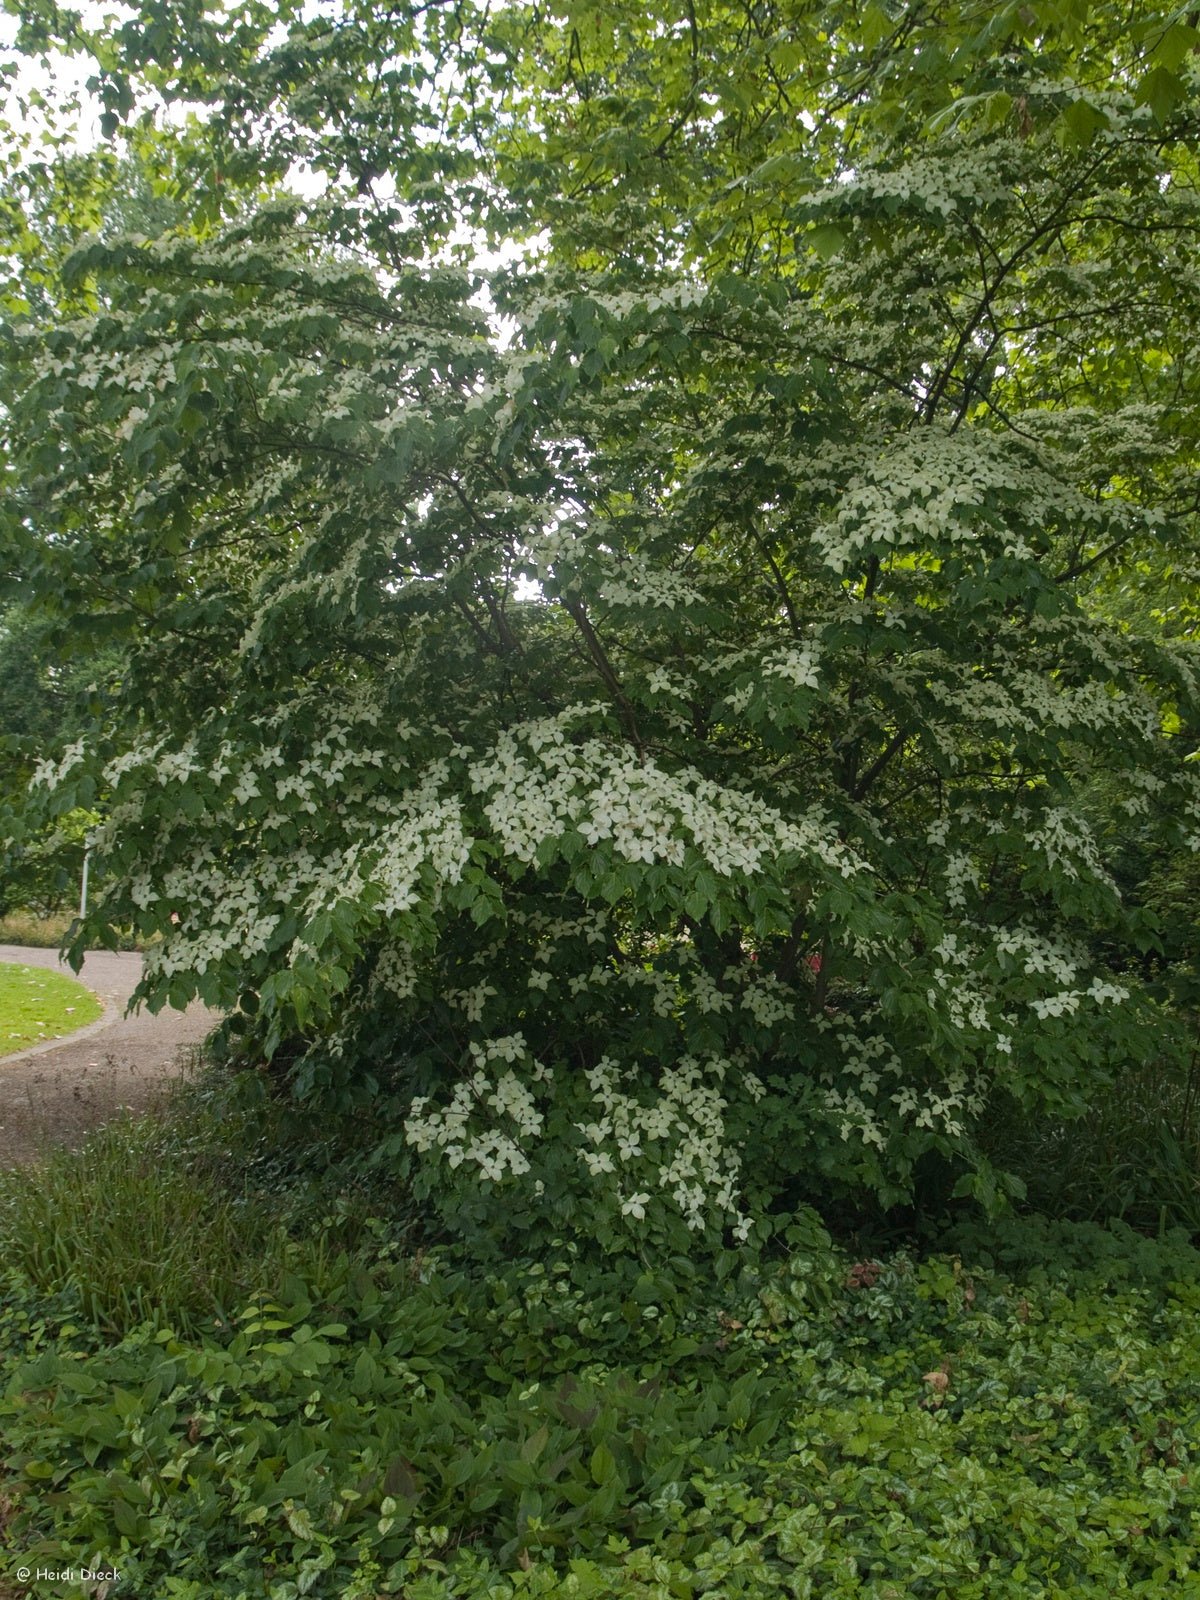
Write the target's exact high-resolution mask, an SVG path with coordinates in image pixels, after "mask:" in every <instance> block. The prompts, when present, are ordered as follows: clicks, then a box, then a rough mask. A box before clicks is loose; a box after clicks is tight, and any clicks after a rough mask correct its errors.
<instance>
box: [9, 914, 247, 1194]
mask: <svg viewBox="0 0 1200 1600" xmlns="http://www.w3.org/2000/svg"><path fill="white" fill-rule="evenodd" d="M4 961H14V962H19V963H20V964H21V965H22V966H26V967H52V968H55V969H56V970H58V971H61V972H65V973H66V974H67V976H68V977H70V976H74V974H72V973H71V969H70V967H68V966H66V965H65V964H64V963H62V962H60V961H59V959H58V952H57V951H56V950H29V949H24V948H22V947H21V946H20V945H12V944H0V962H4ZM141 971H142V958H141V956H139V955H126V954H121V955H117V954H114V953H113V952H111V951H107V950H97V951H96V952H94V953H93V954H92V955H89V956H87V957H85V958H84V963H83V968H82V970H81V971H80V972H79V973H78V977H79V979H80V981H81V982H83V983H86V984H87V986H88V988H89V989H91V990H93V991H94V992H95V993H96V994H97V995H98V996H99V997H100V999H101V1001H102V1002H103V1004H104V1016H103V1017H102V1018H101V1019H100V1021H99V1022H93V1023H91V1024H90V1025H89V1026H88V1027H86V1028H80V1029H79V1031H78V1033H72V1034H68V1035H67V1037H66V1038H65V1039H48V1040H47V1041H46V1042H45V1043H44V1044H38V1045H34V1046H33V1047H32V1049H29V1050H22V1051H19V1052H18V1053H17V1054H16V1055H11V1056H0V1167H10V1166H17V1165H20V1164H21V1163H23V1162H28V1161H35V1160H36V1159H37V1157H38V1155H39V1154H40V1152H41V1151H42V1150H44V1149H45V1148H46V1146H47V1145H50V1144H65V1145H68V1146H75V1145H78V1144H79V1143H80V1142H81V1141H82V1139H83V1138H84V1136H85V1135H86V1134H87V1132H88V1131H89V1129H91V1128H95V1127H98V1126H99V1125H100V1124H101V1123H103V1122H105V1121H107V1119H108V1118H109V1117H110V1116H111V1115H112V1114H113V1112H114V1111H116V1110H117V1109H118V1108H120V1107H123V1106H128V1107H129V1108H130V1109H132V1110H142V1109H143V1108H144V1107H146V1106H147V1105H149V1104H150V1102H151V1101H152V1100H153V1099H154V1098H155V1096H156V1095H157V1094H159V1093H160V1092H161V1090H162V1087H163V1085H164V1084H165V1083H167V1082H169V1081H170V1079H172V1078H174V1077H177V1076H178V1075H179V1073H180V1072H181V1071H182V1070H183V1068H184V1066H185V1065H186V1063H187V1060H188V1058H189V1055H190V1053H191V1052H190V1050H189V1048H188V1047H189V1046H194V1045H197V1044H199V1043H200V1041H201V1040H202V1039H203V1038H204V1037H205V1035H206V1034H208V1033H209V1032H210V1031H211V1029H212V1028H213V1026H214V1025H215V1023H216V1020H217V1019H216V1017H215V1016H214V1015H213V1013H212V1012H211V1011H208V1010H206V1009H205V1007H204V1006H202V1005H200V1004H199V1003H198V1002H197V1003H194V1004H192V1005H190V1006H189V1007H188V1008H187V1010H186V1011H160V1012H159V1014H158V1015H157V1016H156V1017H152V1016H150V1015H149V1013H148V1012H144V1011H142V1012H138V1013H136V1014H135V1015H133V1016H129V1017H127V1016H125V1015H124V1012H125V1006H126V1003H127V1001H128V999H129V996H130V995H131V994H132V993H133V989H134V985H135V984H136V983H137V981H138V978H139V977H140V976H141Z"/></svg>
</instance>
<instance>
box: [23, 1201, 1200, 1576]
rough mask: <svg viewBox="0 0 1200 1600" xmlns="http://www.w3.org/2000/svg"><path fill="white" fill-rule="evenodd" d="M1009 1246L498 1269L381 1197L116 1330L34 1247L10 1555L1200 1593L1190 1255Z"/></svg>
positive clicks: (191, 1567) (201, 1571) (212, 1572)
mask: <svg viewBox="0 0 1200 1600" xmlns="http://www.w3.org/2000/svg"><path fill="white" fill-rule="evenodd" d="M989 1246H990V1248H989V1249H988V1250H986V1251H985V1250H983V1249H982V1248H981V1250H980V1255H981V1256H982V1255H985V1254H986V1255H988V1256H989V1257H990V1264H989V1265H987V1266H986V1268H983V1269H976V1268H971V1267H970V1266H969V1265H968V1264H967V1262H965V1261H964V1260H963V1259H962V1258H961V1257H960V1256H956V1255H949V1254H946V1255H938V1256H934V1257H930V1258H928V1259H925V1260H915V1259H910V1258H909V1257H907V1256H905V1255H895V1256H892V1257H890V1258H888V1259H885V1260H880V1261H865V1260H859V1261H856V1260H854V1259H853V1258H851V1257H848V1256H845V1255H842V1254H840V1253H839V1252H838V1251H836V1250H835V1249H834V1248H833V1247H832V1246H830V1245H829V1244H828V1241H827V1240H826V1239H825V1238H824V1237H823V1235H822V1234H821V1231H820V1229H819V1228H818V1227H817V1225H816V1224H815V1219H813V1218H812V1217H811V1216H801V1217H800V1218H798V1219H797V1225H796V1226H795V1227H794V1228H793V1229H792V1231H791V1237H790V1241H789V1244H788V1248H787V1250H786V1251H784V1250H781V1251H780V1253H779V1254H778V1255H777V1256H776V1257H775V1258H774V1259H770V1260H767V1259H765V1258H761V1257H760V1258H755V1257H753V1256H752V1255H750V1254H749V1253H747V1252H739V1253H737V1254H734V1253H732V1252H730V1253H729V1254H727V1255H726V1256H724V1257H723V1258H721V1259H720V1260H718V1261H716V1262H714V1263H708V1264H706V1265H705V1267H704V1268H703V1269H701V1268H700V1267H699V1266H698V1265H696V1264H692V1263H689V1262H687V1261H684V1260H676V1261H674V1262H672V1263H670V1264H668V1265H667V1266H665V1267H664V1268H663V1269H662V1270H661V1271H658V1272H651V1271H646V1270H642V1269H639V1268H636V1267H631V1266H629V1265H628V1264H624V1265H620V1266H618V1265H610V1266H609V1267H608V1268H601V1267H598V1266H597V1265H596V1264H595V1262H592V1263H585V1262H584V1260H583V1258H582V1257H581V1256H580V1255H579V1254H577V1253H576V1252H575V1251H573V1250H572V1249H571V1248H569V1247H567V1246H564V1247H563V1248H562V1249H561V1250H559V1251H555V1252H551V1253H550V1254H549V1255H548V1256H547V1257H546V1259H545V1260H544V1261H541V1262H529V1261H526V1262H514V1263H510V1264H508V1265H507V1266H505V1267H504V1268H502V1269H500V1270H493V1271H486V1272H485V1271H483V1270H482V1269H480V1268H478V1267H474V1268H472V1267H470V1266H468V1265H466V1264H464V1263H463V1262H461V1261H459V1260H456V1259H455V1258H454V1257H453V1256H452V1255H451V1254H450V1253H449V1252H441V1251H436V1250H435V1251H433V1252H431V1253H429V1254H427V1255H421V1254H419V1253H418V1254H416V1255H408V1254H402V1253H401V1251H400V1250H399V1249H398V1248H396V1247H394V1246H389V1245H388V1243H387V1241H386V1230H384V1229H383V1228H382V1226H380V1227H379V1228H377V1229H376V1230H375V1232H374V1234H373V1235H372V1238H371V1244H370V1249H367V1248H366V1247H363V1248H360V1249H358V1250H353V1251H346V1252H343V1253H342V1254H341V1255H340V1256H339V1257H338V1258H337V1259H336V1260H330V1259H326V1260H324V1261H323V1262H322V1263H321V1264H320V1266H319V1268H314V1269H312V1270H309V1271H307V1272H306V1273H292V1274H290V1275H285V1277H284V1279H283V1281H282V1283H281V1284H280V1285H279V1287H278V1289H277V1291H276V1292H275V1293H274V1294H272V1295H266V1294H262V1295H258V1296H256V1297H254V1298H252V1299H251V1300H250V1301H249V1303H248V1304H246V1305H245V1307H244V1308H243V1309H242V1311H241V1312H240V1314H239V1315H238V1316H237V1317H236V1319H234V1323H233V1325H232V1326H231V1327H229V1328H227V1329H221V1330H216V1331H214V1332H212V1333H210V1334H207V1335H204V1336H195V1335H193V1336H190V1337H183V1336H178V1335H177V1334H176V1333H175V1332H174V1331H172V1330H171V1329H170V1328H168V1327H164V1326H159V1327H157V1328H155V1327H152V1326H147V1327H144V1328H139V1329H136V1330H134V1331H133V1332H132V1333H130V1334H129V1335H128V1336H126V1337H125V1338H124V1339H122V1340H121V1341H120V1342H119V1343H117V1344H115V1345H108V1346H106V1345H105V1344H104V1342H103V1339H102V1336H101V1335H100V1334H99V1333H98V1331H97V1330H96V1329H95V1327H94V1326H92V1325H90V1324H88V1323H87V1322H86V1320H85V1319H84V1318H83V1317H82V1315H81V1313H80V1308H79V1305H78V1300H77V1297H76V1296H74V1295H72V1294H71V1293H69V1292H68V1293H63V1294H60V1295H58V1296H57V1298H47V1297H46V1296H44V1295H42V1296H37V1295H34V1294H33V1293H32V1292H31V1291H30V1290H29V1288H28V1286H27V1285H22V1284H21V1283H14V1285H13V1286H12V1293H11V1295H10V1297H9V1301H8V1309H7V1311H6V1312H5V1313H4V1314H3V1319H2V1320H0V1348H3V1349H6V1350H7V1351H8V1352H9V1354H8V1357H7V1378H8V1382H7V1391H6V1396H5V1398H4V1399H3V1401H2V1402H0V1432H2V1433H3V1435H4V1437H5V1438H6V1440H7V1447H6V1466H5V1470H6V1480H5V1483H4V1494H5V1496H6V1498H7V1500H8V1501H9V1503H10V1509H11V1516H10V1520H9V1523H8V1530H7V1538H8V1541H9V1544H10V1547H11V1551H12V1556H13V1562H12V1563H10V1564H15V1561H16V1558H17V1557H19V1558H20V1561H21V1563H23V1564H24V1565H26V1566H28V1567H32V1568H35V1569H36V1568H37V1567H39V1566H43V1567H45V1566H54V1567H57V1568H59V1569H61V1568H63V1567H65V1566H69V1565H72V1564H73V1565H75V1566H76V1567H77V1568H78V1567H79V1565H80V1563H81V1561H82V1559H83V1553H84V1552H87V1553H89V1556H90V1557H94V1559H93V1560H92V1565H93V1567H100V1566H103V1565H105V1564H108V1565H111V1566H114V1567H117V1568H119V1569H120V1571H121V1573H122V1575H123V1576H122V1578H121V1580H120V1582H119V1584H118V1585H117V1586H116V1587H115V1588H113V1590H112V1591H111V1592H112V1593H113V1594H114V1595H120V1594H129V1595H150V1594H153V1595H155V1596H162V1597H163V1600H212V1597H229V1600H233V1597H240V1596H245V1597H247V1600H248V1597H250V1596H267V1597H269V1600H293V1597H295V1596H299V1595H303V1594H314V1595H320V1596H334V1595H337V1596H343V1597H346V1600H380V1597H384V1596H397V1597H399V1596H404V1597H405V1600H450V1597H461V1600H475V1597H485V1596H486V1597H496V1600H499V1597H508V1596H525V1595H529V1596H551V1595H553V1596H563V1597H570V1596H578V1597H589V1596H591V1597H597V1600H600V1597H606V1600H607V1597H613V1600H634V1597H637V1600H674V1597H678V1600H688V1597H699V1596H704V1595H709V1596H714V1597H716V1596H721V1597H726V1596H728V1597H732V1596H740V1595H746V1596H764V1595H777V1594H778V1595H783V1596H810V1595H811V1596H813V1597H817V1596H819V1597H821V1600H836V1597H843V1596H845V1597H849V1596H864V1597H870V1600H902V1597H903V1600H908V1597H910V1596H930V1597H939V1596H951V1595H953V1596H954V1597H955V1600H1033V1597H1038V1596H1046V1597H1051V1596H1053V1597H1055V1600H1073V1597H1075V1596H1079V1597H1081V1600H1082V1597H1083V1596H1091V1595H1095V1594H1098V1593H1106V1594H1107V1593H1122V1594H1131V1595H1144V1596H1147V1597H1150V1596H1153V1597H1155V1600H1160V1597H1161V1596H1163V1595H1166V1594H1170V1595H1172V1596H1187V1595H1195V1594H1200V1557H1198V1555H1197V1551H1198V1550H1200V1544H1198V1542H1197V1539H1196V1528H1197V1525H1198V1523H1200V1480H1198V1479H1197V1472H1198V1471H1200V1460H1196V1459H1195V1457H1196V1456H1197V1455H1198V1454H1200V1445H1198V1444H1197V1442H1196V1441H1197V1437H1198V1435H1197V1429H1196V1422H1197V1417H1198V1416H1200V1348H1198V1347H1197V1344H1196V1341H1195V1338H1194V1323H1195V1316H1196V1312H1197V1310H1198V1309H1200V1289H1198V1288H1197V1287H1196V1281H1197V1267H1198V1266H1200V1255H1198V1254H1197V1252H1196V1251H1194V1250H1193V1249H1191V1247H1190V1246H1189V1245H1188V1244H1187V1242H1186V1240H1184V1239H1183V1238H1182V1236H1168V1237H1166V1238H1165V1239H1164V1240H1162V1241H1150V1240H1145V1239H1142V1238H1140V1237H1138V1236H1135V1235H1132V1234H1130V1233H1128V1231H1121V1230H1117V1231H1115V1232H1113V1231H1108V1230H1103V1229H1099V1228H1094V1229H1090V1230H1089V1229H1086V1228H1085V1229H1082V1230H1080V1229H1069V1228H1068V1229H1063V1228H1061V1227H1057V1226H1053V1227H1048V1226H1046V1225H1042V1224H1038V1223H1032V1224H1022V1223H1009V1224H1007V1225H1005V1226H1004V1227H1002V1228H1000V1229H998V1230H994V1231H993V1232H992V1233H991V1234H990V1235H989ZM56 1592H58V1593H60V1594H62V1595H64V1596H72V1595H84V1594H88V1593H91V1592H92V1591H91V1590H89V1588H88V1587H87V1585H86V1584H80V1585H77V1586H76V1587H72V1585H71V1583H70V1582H68V1583H66V1584H64V1585H61V1586H60V1587H59V1588H58V1590H57V1591H56Z"/></svg>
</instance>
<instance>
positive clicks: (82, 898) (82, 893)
mask: <svg viewBox="0 0 1200 1600" xmlns="http://www.w3.org/2000/svg"><path fill="white" fill-rule="evenodd" d="M91 853H92V847H91V845H90V844H89V845H84V847H83V878H82V880H81V881H80V884H79V915H80V916H81V917H86V916H87V889H88V857H89V856H90V855H91Z"/></svg>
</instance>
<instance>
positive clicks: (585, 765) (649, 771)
mask: <svg viewBox="0 0 1200 1600" xmlns="http://www.w3.org/2000/svg"><path fill="white" fill-rule="evenodd" d="M566 720H567V719H566V717H565V716H564V717H556V718H547V719H544V720H542V721H540V722H537V723H527V724H524V725H523V726H522V727H521V728H519V729H517V730H514V731H511V732H508V733H505V734H503V735H502V736H501V738H500V740H499V741H498V743H497V745H496V747H495V749H494V751H493V752H492V754H491V755H489V756H488V757H486V758H485V759H483V760H481V761H477V762H475V763H474V764H473V765H472V767H471V771H470V785H471V788H472V790H473V791H474V792H475V793H476V794H479V795H483V796H486V797H487V802H486V807H485V811H486V815H487V818H488V821H489V822H490V824H491V826H492V828H493V830H494V831H495V833H496V835H497V837H498V838H499V839H500V841H501V843H502V845H503V847H504V850H505V852H506V854H508V855H512V856H516V857H517V858H518V859H519V860H522V861H528V862H533V861H534V860H535V859H536V858H537V852H538V848H539V846H540V845H541V844H542V843H543V842H545V841H547V840H554V839H557V838H559V837H561V835H562V833H563V832H564V830H566V829H568V828H573V829H575V830H577V831H578V832H579V833H580V834H581V835H582V836H583V838H584V839H585V840H586V841H587V843H588V844H589V845H596V844H599V843H600V842H601V841H606V842H610V843H611V844H612V846H613V848H614V850H615V852H616V854H617V855H618V856H620V857H622V858H623V859H624V860H626V861H631V862H634V861H637V862H646V863H649V862H656V861H662V862H667V863H669V864H671V865H673V866H682V865H683V864H684V861H685V859H686V855H685V851H686V849H687V848H688V847H689V846H690V847H691V848H693V849H695V850H696V851H697V852H698V853H699V854H700V855H701V857H702V858H703V859H704V861H705V862H706V863H707V864H708V865H709V866H710V867H711V868H712V870H713V871H714V872H716V873H718V874H720V875H722V876H730V877H732V876H736V875H752V874H754V873H756V872H758V871H759V870H760V869H761V868H762V866H763V865H764V863H765V862H769V861H774V860H776V859H777V858H778V857H779V856H780V855H781V854H782V853H784V852H794V853H795V854H796V855H798V856H800V857H801V858H802V859H808V860H812V859H813V858H816V859H817V860H819V861H821V862H823V863H824V864H825V865H826V866H828V867H831V868H833V869H834V870H835V871H837V872H839V873H840V874H842V875H844V876H847V877H849V876H851V875H852V874H853V873H855V872H856V871H858V870H859V865H860V864H859V862H858V861H857V859H856V858H855V857H854V856H853V855H852V854H851V852H850V851H849V850H848V849H847V848H846V847H845V846H844V845H842V844H841V843H839V841H838V840H837V837H836V834H835V832H834V830H833V828H832V827H831V826H830V825H829V824H828V823H827V822H826V821H825V820H824V818H823V817H821V816H820V815H819V814H818V813H815V812H810V813H808V814H807V815H805V816H804V817H802V818H801V819H799V820H794V821H793V820H788V819H786V818H784V817H783V816H781V815H780V813H779V812H777V811H775V810H774V809H773V808H772V807H770V806H768V805H767V804H765V803H764V802H762V801H757V800H755V799H753V798H751V797H750V796H748V795H746V794H743V793H740V792H739V791H737V790H734V789H730V788H726V787H722V786H720V785H718V784H715V783H713V782H712V781H711V780H709V779H707V778H705V777H703V776H702V775H701V774H699V773H697V772H694V771H691V770H689V769H687V768H684V769H683V770H682V771H680V772H667V771H666V770H664V769H663V768H662V767H660V766H658V765H657V764H656V763H655V762H654V761H653V760H652V759H650V758H649V757H646V758H643V759H639V757H638V755H637V754H636V753H635V752H634V751H632V750H630V749H629V748H628V747H627V746H623V745H622V746H618V747H614V746H612V745H608V744H605V743H604V742H603V741H601V740H599V739H588V740H585V741H583V742H581V743H578V744H568V743H567V741H566V737H565V723H566Z"/></svg>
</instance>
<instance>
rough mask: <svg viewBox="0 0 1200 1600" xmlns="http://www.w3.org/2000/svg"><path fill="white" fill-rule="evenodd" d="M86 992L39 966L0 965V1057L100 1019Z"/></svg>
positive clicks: (92, 998) (100, 1012)
mask: <svg viewBox="0 0 1200 1600" xmlns="http://www.w3.org/2000/svg"><path fill="white" fill-rule="evenodd" d="M103 1014H104V1007H103V1006H102V1005H101V1004H100V1002H99V1000H97V998H96V996H95V995H94V994H93V993H92V991H91V990H90V989H87V988H85V987H84V986H83V984H82V983H76V982H75V980H74V978H68V977H65V976H64V975H63V974H62V973H61V972H48V971H46V969H45V968H43V967H25V966H16V965H11V964H9V963H7V962H5V963H2V964H0V1056H7V1055H12V1054H13V1052H14V1051H17V1050H25V1049H27V1048H28V1047H29V1046H30V1045H33V1044H40V1043H41V1042H42V1040H44V1039H57V1038H59V1037H61V1036H62V1035H63V1034H66V1033H74V1032H75V1030H76V1029H77V1028H83V1027H86V1026H87V1024H88V1023H89V1022H95V1021H96V1020H97V1019H98V1018H99V1017H101V1016H103Z"/></svg>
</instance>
